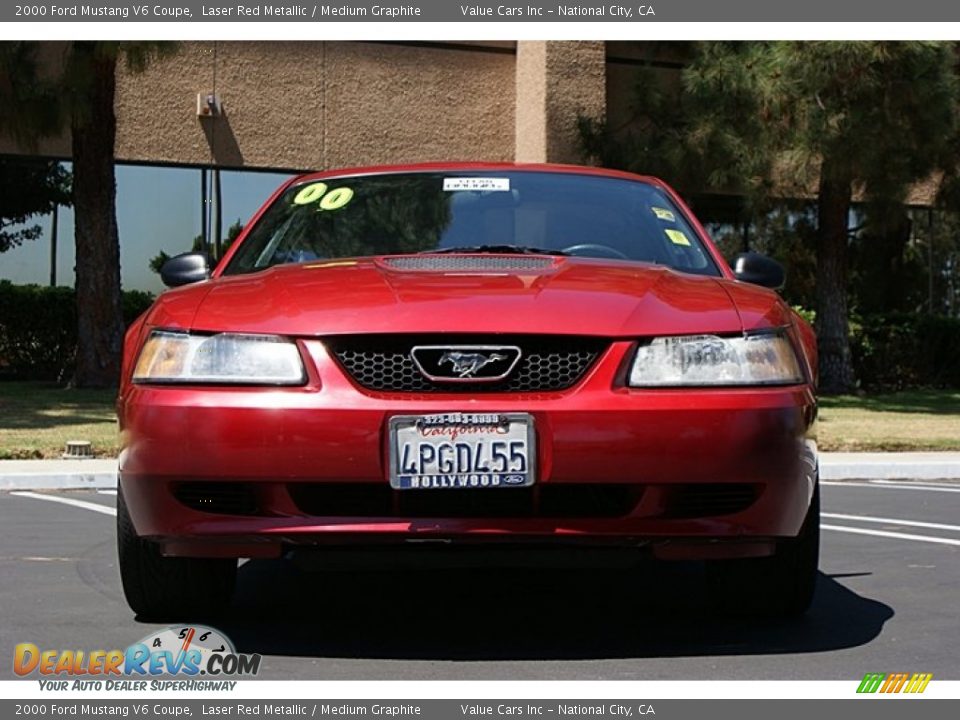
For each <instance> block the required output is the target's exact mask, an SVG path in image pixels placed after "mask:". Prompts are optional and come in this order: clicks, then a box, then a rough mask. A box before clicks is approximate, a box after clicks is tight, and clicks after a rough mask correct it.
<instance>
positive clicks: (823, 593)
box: [217, 560, 894, 661]
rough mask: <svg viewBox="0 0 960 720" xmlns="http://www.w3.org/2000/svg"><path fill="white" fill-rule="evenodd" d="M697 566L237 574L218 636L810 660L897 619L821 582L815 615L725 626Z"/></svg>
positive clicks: (308, 646) (320, 644) (423, 654)
mask: <svg viewBox="0 0 960 720" xmlns="http://www.w3.org/2000/svg"><path fill="white" fill-rule="evenodd" d="M704 588H705V585H704V582H703V572H702V566H700V565H698V564H695V563H645V564H643V565H642V566H641V567H640V568H638V569H634V570H632V571H628V572H625V571H623V570H620V571H598V570H592V571H585V570H562V569H560V570H558V569H535V570H530V569H524V570H508V569H489V568H485V569H476V568H473V569H457V570H442V571H436V570H434V571H429V572H428V571H423V570H413V571H398V570H386V571H384V570H363V569H361V570H357V571H353V572H345V571H337V572H330V571H328V572H303V571H300V570H299V569H298V568H297V566H295V565H294V564H292V563H290V562H286V561H280V560H277V561H251V562H248V563H246V564H244V565H243V566H242V567H241V568H240V573H239V582H238V592H237V596H236V598H235V601H234V606H233V607H232V609H231V611H230V612H229V613H228V615H227V616H226V617H224V618H221V619H220V620H219V622H218V623H217V625H218V627H219V628H220V629H221V630H223V631H225V632H226V634H227V635H228V636H229V637H230V638H232V639H233V641H234V643H235V644H236V646H237V650H238V651H240V652H247V653H260V654H262V655H281V656H301V657H338V658H377V659H422V660H427V659H429V660H459V661H471V660H474V661H481V660H487V661H489V660H534V659H536V660H563V659H578V660H583V659H603V658H646V657H690V656H693V657H695V656H716V655H756V654H763V655H767V654H778V653H813V652H823V651H829V650H837V649H841V648H849V647H856V646H859V645H864V644H866V643H868V642H870V641H871V640H873V639H874V638H875V637H877V635H879V633H880V631H881V630H882V628H883V625H884V623H885V622H886V621H887V620H888V619H890V618H891V617H893V614H894V612H893V610H892V609H891V608H890V607H889V606H887V605H885V604H883V603H881V602H877V601H875V600H870V599H867V598H864V597H861V596H859V595H857V594H856V593H854V592H852V591H851V590H849V589H848V588H846V587H844V586H843V585H841V584H840V583H838V582H837V581H836V580H835V579H833V578H831V577H830V576H827V575H824V574H822V573H821V575H820V577H819V581H818V584H817V592H816V597H815V600H814V605H813V607H812V608H811V610H810V611H809V612H808V613H807V614H806V615H805V616H804V617H802V618H800V619H796V620H791V621H787V622H777V621H770V620H756V619H731V618H718V617H716V616H715V615H712V614H711V612H710V607H709V602H708V599H707V598H706V597H705V594H706V593H705V589H704Z"/></svg>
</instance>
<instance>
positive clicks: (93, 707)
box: [0, 696, 960, 720]
mask: <svg viewBox="0 0 960 720" xmlns="http://www.w3.org/2000/svg"><path fill="white" fill-rule="evenodd" d="M874 697H876V696H874ZM958 709H960V708H958V701H956V700H923V701H919V700H918V701H914V702H913V703H912V705H911V707H910V708H909V710H907V709H906V708H905V707H904V706H903V704H902V701H901V702H896V701H894V702H883V701H870V700H866V699H853V700H787V699H784V700H769V699H764V700H583V701H558V700H516V699H513V700H505V701H503V702H498V701H496V700H489V699H484V700H462V701H459V700H409V699H403V700H381V701H366V700H364V701H354V700H295V701H291V700H275V701H272V700H248V701H237V700H149V701H143V700H99V699H98V700H86V701H80V700H71V701H66V700H45V701H44V700H40V701H38V700H31V701H24V702H17V701H15V700H0V718H12V717H28V716H30V717H67V718H72V717H106V716H111V717H125V718H128V717H136V718H148V719H151V720H152V719H153V718H163V719H164V720H167V719H169V718H268V717H299V718H331V717H344V716H346V717H371V718H391V719H392V718H398V717H409V718H417V719H418V720H460V719H464V720H471V719H474V720H477V719H479V718H498V719H505V718H509V719H511V720H544V719H545V718H549V719H550V720H553V719H554V718H578V719H579V718H589V717H598V718H605V719H607V720H614V719H616V720H620V719H622V718H641V717H643V718H648V717H657V718H661V720H662V719H663V718H677V719H684V720H685V719H686V718H710V719H711V720H726V719H727V718H730V719H731V720H732V719H734V718H736V720H770V718H773V717H775V718H777V720H811V719H814V718H821V717H842V718H844V719H845V720H856V719H857V718H861V717H862V718H869V720H886V719H887V718H889V719H890V720H893V719H894V718H897V719H899V718H902V717H903V715H904V713H905V712H909V714H910V720H934V719H935V720H940V719H941V718H955V717H957V713H958Z"/></svg>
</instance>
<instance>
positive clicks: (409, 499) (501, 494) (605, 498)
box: [287, 483, 643, 518]
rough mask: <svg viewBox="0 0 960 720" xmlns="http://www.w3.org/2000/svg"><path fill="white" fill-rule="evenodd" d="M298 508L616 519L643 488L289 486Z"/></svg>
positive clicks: (340, 513)
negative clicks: (436, 488) (454, 488)
mask: <svg viewBox="0 0 960 720" xmlns="http://www.w3.org/2000/svg"><path fill="white" fill-rule="evenodd" d="M287 490H288V491H289V493H290V497H291V499H292V500H293V502H294V504H295V505H296V506H297V508H298V509H299V510H300V511H301V512H303V513H306V514H307V515H314V516H318V517H403V518H531V517H544V518H614V517H623V516H626V515H629V514H630V513H631V512H632V511H633V509H634V508H635V507H636V505H637V503H638V502H639V501H640V497H641V495H642V494H643V486H640V485H622V484H574V483H570V484H567V483H557V484H554V485H539V486H536V485H535V486H532V487H526V488H498V489H496V490H490V489H487V490H394V489H393V488H391V487H390V486H389V485H387V484H385V483H376V484H374V483H290V484H288V485H287Z"/></svg>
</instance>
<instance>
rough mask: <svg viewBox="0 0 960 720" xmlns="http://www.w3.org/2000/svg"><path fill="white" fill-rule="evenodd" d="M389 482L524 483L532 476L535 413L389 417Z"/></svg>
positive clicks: (437, 485) (429, 485)
mask: <svg viewBox="0 0 960 720" xmlns="http://www.w3.org/2000/svg"><path fill="white" fill-rule="evenodd" d="M389 433H390V485H391V487H394V488H396V489H398V490H441V489H457V488H478V489H479V488H509V487H525V486H528V485H532V484H533V481H534V477H535V475H534V464H535V460H536V457H537V455H536V447H535V441H534V433H533V417H532V416H531V415H528V414H526V413H444V414H440V415H402V416H398V417H393V418H390V426H389Z"/></svg>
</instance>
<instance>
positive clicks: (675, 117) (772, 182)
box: [582, 42, 960, 393]
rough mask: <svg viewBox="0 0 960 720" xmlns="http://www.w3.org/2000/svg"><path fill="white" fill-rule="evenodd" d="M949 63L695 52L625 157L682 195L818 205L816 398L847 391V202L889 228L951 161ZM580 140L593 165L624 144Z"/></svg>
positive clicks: (919, 57)
mask: <svg viewBox="0 0 960 720" xmlns="http://www.w3.org/2000/svg"><path fill="white" fill-rule="evenodd" d="M955 62H956V54H955V47H954V45H953V44H952V43H942V42H749V43H739V42H707V43H699V44H697V45H696V46H694V49H693V56H692V59H691V62H690V63H689V65H688V66H687V68H686V69H685V70H684V71H683V74H682V82H681V83H680V84H679V85H678V86H677V88H676V89H675V92H674V96H673V102H672V105H669V106H667V103H666V102H665V101H661V102H660V103H659V104H658V105H653V106H651V107H653V109H654V110H657V111H659V112H660V113H661V114H660V116H659V117H652V118H649V122H648V123H647V125H646V126H645V125H644V124H643V123H639V124H638V128H639V129H635V130H634V132H633V137H632V138H631V139H630V140H629V141H628V146H627V150H628V151H629V150H630V148H634V149H636V148H639V149H640V153H639V154H635V155H633V156H632V157H631V158H630V161H631V163H632V164H633V165H642V163H643V160H644V159H645V158H651V157H657V158H667V159H668V160H670V161H671V163H672V165H673V166H674V167H676V168H678V169H679V170H680V174H679V177H680V178H681V187H683V184H682V183H683V182H684V180H685V179H686V181H687V182H689V177H690V176H691V175H697V174H698V173H699V177H700V178H701V180H700V183H701V185H707V186H711V187H713V188H715V189H726V190H735V191H738V192H742V193H745V194H746V195H747V196H748V197H749V198H751V199H752V200H753V201H754V202H763V201H764V200H766V199H769V197H770V196H771V195H774V194H780V195H787V196H794V197H803V196H805V195H806V196H811V195H812V196H814V197H815V198H816V207H817V229H816V234H815V235H816V255H817V287H816V295H817V335H818V339H819V345H820V389H821V391H822V392H824V393H835V392H846V391H850V390H852V389H853V388H854V387H855V385H856V381H855V378H854V374H853V369H852V364H851V358H850V345H849V338H848V334H849V327H848V319H847V315H848V307H847V292H848V276H849V271H848V256H849V244H850V228H849V219H850V213H851V205H852V202H853V199H854V196H855V195H857V196H860V198H861V199H862V200H863V201H865V202H866V213H867V217H868V218H869V222H870V224H871V225H872V226H874V227H883V226H891V227H896V223H897V222H902V208H903V201H904V198H905V195H906V192H907V190H908V188H909V186H910V185H911V184H912V183H914V182H917V181H918V180H921V179H925V178H927V177H928V176H929V175H930V174H931V173H932V172H934V171H936V170H937V169H938V168H941V167H944V166H946V165H948V164H949V163H951V162H955V157H952V156H951V153H950V143H951V141H954V139H955V137H956V130H957V107H958V99H960V96H958V88H957V78H956V69H955ZM647 115H649V113H647ZM647 127H652V128H653V129H645V128H647ZM665 128H668V129H665ZM669 128H672V129H669ZM582 133H583V135H584V137H585V146H586V148H587V150H588V151H590V152H592V153H593V154H594V155H596V156H598V157H600V158H601V159H603V158H604V156H606V157H607V158H609V157H610V156H612V155H615V154H616V153H617V152H622V150H619V151H618V149H617V148H618V145H619V147H620V148H623V147H624V146H625V145H624V144H625V142H627V141H624V140H622V139H618V138H616V137H615V135H614V133H612V132H611V130H610V129H609V128H607V127H603V126H592V127H591V126H590V125H589V124H584V125H583V127H582ZM698 168H699V170H698ZM665 174H666V175H667V176H668V177H671V175H670V173H665ZM704 180H705V181H706V182H704ZM684 189H686V188H684ZM694 189H696V188H694Z"/></svg>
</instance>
